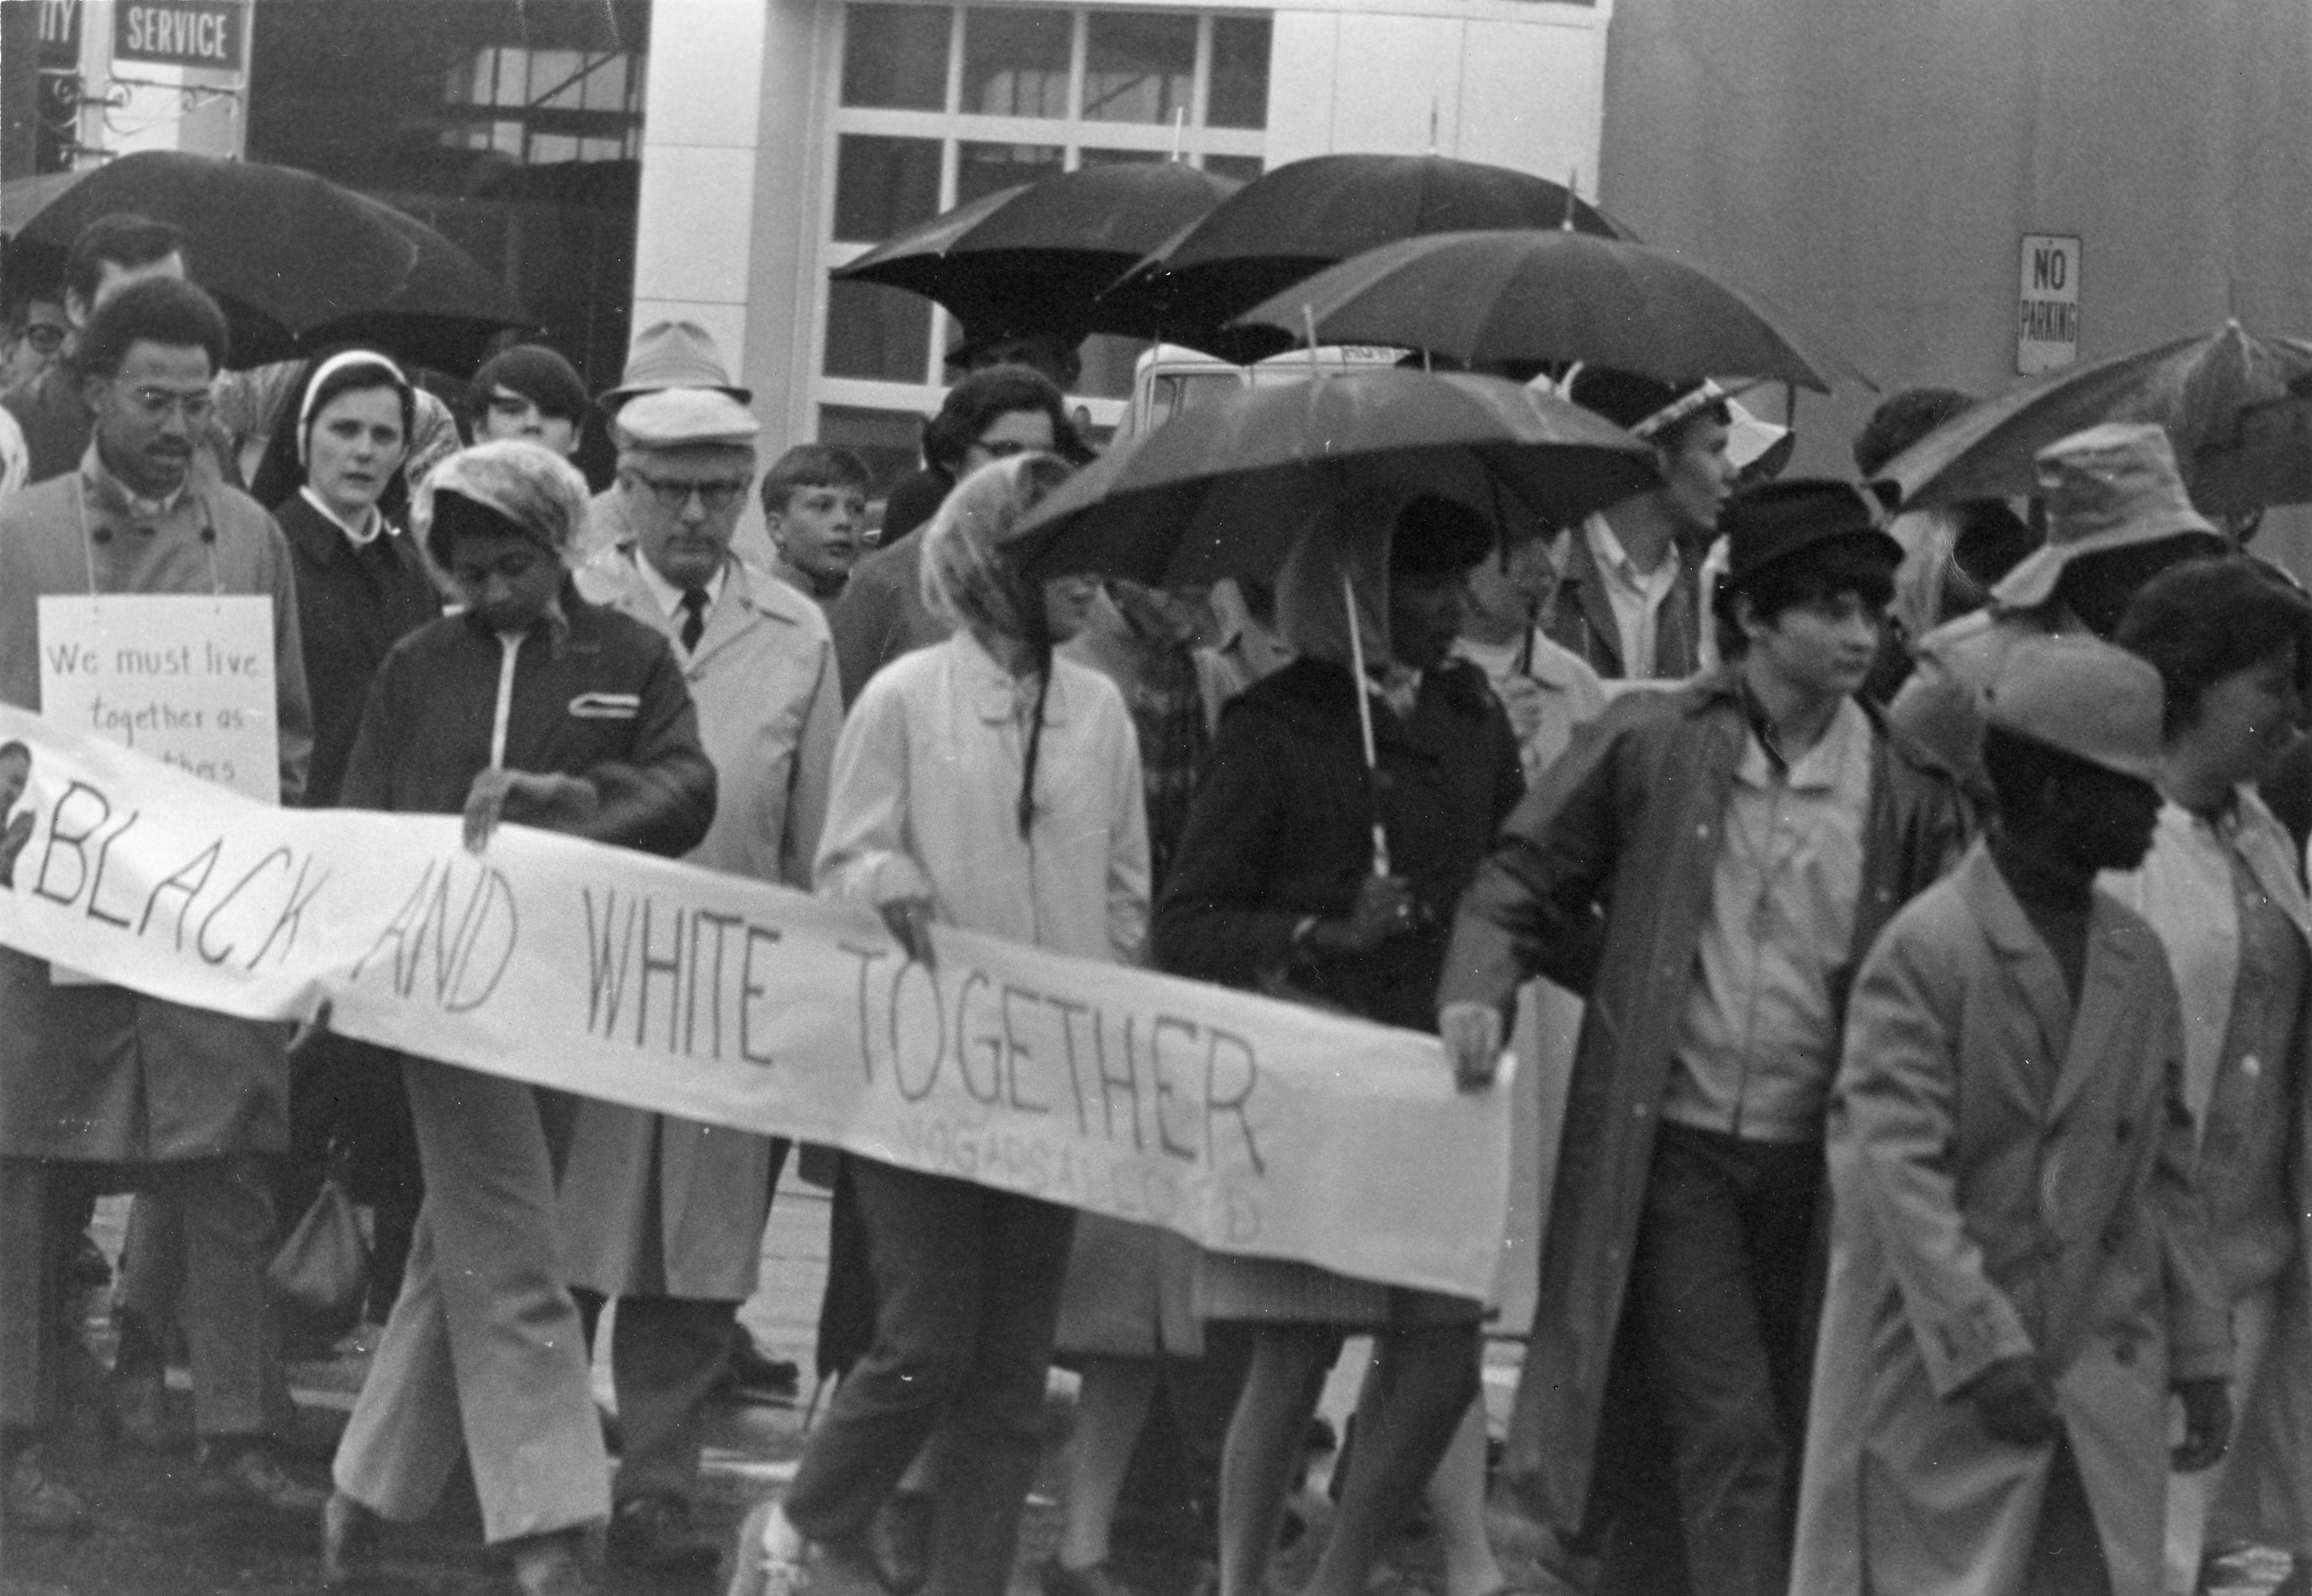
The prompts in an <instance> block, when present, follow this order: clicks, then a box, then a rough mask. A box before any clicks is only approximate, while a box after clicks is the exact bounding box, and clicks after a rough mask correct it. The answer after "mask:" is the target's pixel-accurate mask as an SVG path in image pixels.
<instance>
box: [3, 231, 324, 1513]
mask: <svg viewBox="0 0 2312 1596" xmlns="http://www.w3.org/2000/svg"><path fill="white" fill-rule="evenodd" d="M224 355H225V324H224V317H223V313H222V312H221V311H218V309H217V306H216V303H215V301H214V300H212V299H210V298H209V296H208V295H207V294H204V293H202V292H201V291H200V290H199V289H198V288H196V287H194V286H192V285H190V284H188V283H184V282H181V281H178V280H176V279H174V278H171V277H166V276H162V277H156V278H155V279H153V280H152V281H147V282H142V283H138V284H136V285H131V286H129V287H127V288H124V289H122V290H120V291H119V292H118V293H117V294H112V295H109V296H108V297H107V299H106V301H105V303H104V304H103V305H102V306H101V308H100V309H99V310H98V311H96V313H95V314H94V315H93V316H92V318H90V320H89V321H88V324H87V326H86V327H85V329H83V332H82V335H81V338H80V347H79V352H78V363H77V366H76V368H75V372H76V375H77V377H78V379H79V380H80V381H82V383H83V400H82V402H83V406H84V408H86V410H87V412H88V414H89V416H90V417H91V422H92V429H93V433H94V436H93V440H92V442H91V443H90V444H89V445H88V447H87V449H86V452H84V453H83V455H82V457H81V458H80V460H79V461H78V469H76V470H74V471H71V472H68V473H66V475H64V476H60V477H54V478H49V479H48V481H45V482H41V483H39V484H37V485H35V486H34V487H30V488H27V489H25V490H24V491H23V492H22V493H20V494H18V495H16V496H15V497H13V498H12V499H10V500H8V501H7V502H6V503H5V504H0V701H4V702H6V703H9V704H13V705H16V706H21V707H24V708H32V707H35V706H38V704H39V697H40V688H39V683H40V666H39V597H40V595H42V594H44V593H59V594H86V593H91V592H101V593H197V594H208V593H256V594H261V595H264V596H266V597H267V598H269V599H270V600H271V601H272V612H273V645H274V671H275V681H276V704H275V714H276V716H277V717H278V727H279V734H280V771H279V775H278V791H279V794H280V798H281V801H282V802H284V803H294V802H297V800H298V798H299V797H300V795H301V794H302V791H303V787H304V781H305V767H306V762H307V759H308V758H309V756H310V755H311V751H312V741H313V740H312V728H311V715H310V713H309V708H308V701H307V698H306V692H305V668H304V661H303V654H302V650H301V649H300V647H299V642H298V627H297V605H296V601H295V589H294V586H293V576H292V574H291V565H290V555H289V548H288V544H287V542H286V541H285V539H284V538H283V537H282V534H281V530H280V529H279V528H278V527H277V526H276V525H275V524H274V522H273V519H272V517H271V516H269V515H267V514H266V513H265V512H264V511H262V510H260V509H259V508H258V506H257V504H256V503H255V502H254V501H253V500H251V499H250V498H249V497H248V496H247V495H244V494H242V493H241V492H240V491H239V490H237V489H235V488H233V487H229V486H228V485H226V484H225V483H224V482H223V481H221V480H220V479H219V478H218V476H217V473H216V469H215V462H214V460H212V459H211V457H210V456H209V455H208V453H207V452H206V450H205V449H204V448H203V447H202V434H203V430H204V428H205V427H206V425H208V424H209V423H210V421H211V420H212V419H213V418H212V417H211V415H210V410H211V406H212V402H213V401H212V399H211V395H210V384H211V382H212V381H213V380H214V379H215V374H216V371H217V368H218V367H219V366H220V365H221V364H223V360H224ZM58 369H59V370H61V369H62V368H58ZM285 1040H286V1038H285V1036H284V1034H283V1030H282V1028H281V1027H278V1026H273V1025H261V1024H258V1023H256V1022H249V1021H241V1020H234V1019H230V1018H227V1017H226V1016H224V1015H222V1014H215V1013H206V1012H203V1011H199V1010H196V1009H190V1008H186V1007H183V1006H181V1005H180V1004H172V1003H165V1002H162V1001H161V1000H159V999H157V998H152V997H145V996H142V995H137V994H136V993H132V992H129V991H127V990H125V989H123V988H120V987H99V986H56V985H52V984H51V982H50V979H49V970H48V965H47V964H46V963H45V962H44V961H42V960H36V959H31V958H28V957H26V956H25V955H23V954H22V953H18V952H15V951H0V1452H4V1454H5V1458H4V1468H5V1478H4V1486H5V1493H4V1516H5V1520H6V1522H7V1526H8V1528H9V1530H11V1531H14V1530H69V1529H74V1528H76V1527H79V1526H81V1525H82V1524H83V1523H84V1522H85V1520H86V1510H85V1507H84V1506H83V1504H82V1503H81V1502H80V1500H79V1498H78V1496H77V1495H76V1494H75V1493H74V1491H73V1489H72V1488H71V1486H69V1485H68V1484H66V1482H64V1481H62V1480H59V1479H58V1478H56V1477H55V1476H54V1475H53V1474H51V1473H50V1472H49V1471H48V1463H47V1460H45V1459H44V1457H43V1455H42V1449H41V1445H40V1441H41V1436H42V1434H43V1433H44V1432H45V1431H46V1430H48V1428H50V1427H51V1426H52V1425H53V1424H54V1422H55V1420H56V1418H57V1416H58V1415H57V1399H58V1397H59V1395H60V1394H61V1393H60V1391H59V1389H58V1388H59V1385H60V1383H61V1381H60V1378H59V1377H60V1375H61V1374H62V1372H63V1371H64V1369H65V1368H66V1359H67V1358H68V1357H70V1356H71V1355H73V1354H74V1351H75V1348H74V1347H73V1346H71V1345H69V1344H68V1343H67V1342H66V1339H65V1337H63V1336H61V1335H60V1334H59V1332H58V1329H57V1311H56V1306H57V1285H58V1282H57V1276H56V1274H55V1272H54V1271H55V1263H56V1260H57V1258H58V1257H59V1256H61V1249H60V1248H59V1247H58V1245H57V1243H58V1242H59V1241H60V1240H61V1239H62V1238H64V1237H68V1236H69V1235H70V1233H71V1232H72V1231H73V1230H74V1229H75V1228H77V1225H78V1224H79V1223H81V1221H80V1220H79V1219H76V1218H75V1217H74V1212H75V1209H74V1204H75V1202H76V1201H78V1200H80V1198H79V1196H78V1194H81V1193H85V1192H86V1191H89V1190H99V1191H101V1190H113V1189H118V1188H119V1187H120V1186H121V1185H123V1184H133V1185H134V1186H136V1188H138V1189H139V1190H144V1191H152V1192H155V1193H158V1194H161V1195H162V1197H164V1198H165V1199H166V1200H167V1201H169V1202H171V1204H173V1205H174V1206H177V1208H178V1209H179V1211H180V1213H181V1214H182V1215H183V1217H184V1223H185V1232H186V1241H187V1258H186V1264H187V1269H186V1286H185V1297H184V1306H185V1311H184V1316H183V1320H182V1326H183V1329H184V1331H185V1335H186V1338H187V1340H188V1343H189V1345H190V1350H191V1353H192V1372H193V1407H194V1422H195V1428H196V1430H197V1433H198V1434H199V1436H200V1440H201V1443H202V1448H203V1457H204V1461H205V1463H206V1467H207V1471H208V1473H209V1475H210V1476H211V1483H212V1485H214V1486H217V1487H221V1488H222V1489H223V1490H224V1491H225V1492H226V1493H228V1494H230V1495H239V1496H242V1497H245V1498H249V1499H251V1500H254V1501H257V1502H258V1503H261V1504H266V1505H267V1506H270V1507H273V1508H276V1509H280V1510H283V1511H294V1512H303V1513H311V1512H314V1511H315V1510H317V1509H318V1508H319V1506H320V1502H321V1500H322V1497H321V1494H320V1492H319V1491H317V1490H315V1489H314V1488H312V1487H311V1486H307V1485H304V1484H302V1483H301V1482H299V1481H297V1480H296V1479H294V1478H291V1476H290V1475H289V1474H288V1473H287V1472H286V1471H285V1469H284V1467H283V1465H282V1463H281V1461H280V1460H279V1459H278V1458H277V1456H276V1454H275V1452H274V1451H273V1449H272V1446H271V1444H270V1442H269V1440H268V1439H267V1437H268V1434H269V1432H270V1430H271V1428H272V1426H273V1425H274V1424H275V1422H276V1420H278V1419H279V1418H281V1417H283V1416H285V1415H284V1413H283V1409H284V1407H285V1404H286V1400H287V1391H286V1390H285V1387H284V1386H283V1384H282V1381H281V1373H280V1369H279V1366H278V1364H277V1361H276V1337H275V1335H274V1334H273V1331H272V1329H271V1316H270V1310H269V1309H268V1307H267V1301H266V1289H265V1266H266V1263H267V1259H268V1258H270V1257H271V1256H272V1251H273V1247H274V1242H275V1227H274V1215H273V1208H272V1202H271V1198H270V1197H269V1196H268V1195H267V1184H266V1181H265V1179H264V1176H263V1173H262V1171H261V1170H259V1169H258V1168H257V1167H256V1165H257V1160H258V1158H259V1157H261V1156H262V1155H264V1154H267V1153H279V1152H282V1151H283V1150H284V1149H285V1146H286V1144H287V1140H288V1084H289V1079H288V1077H289V1068H288V1060H287V1057H286V1055H285V1051H284V1043H285Z"/></svg>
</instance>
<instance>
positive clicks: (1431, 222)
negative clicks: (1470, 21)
mask: <svg viewBox="0 0 2312 1596" xmlns="http://www.w3.org/2000/svg"><path fill="white" fill-rule="evenodd" d="M1569 215H1571V218H1572V226H1573V228H1574V229H1575V230H1576V231H1578V232H1588V233H1596V234H1600V235H1603V236H1607V237H1621V236H1624V234H1625V230H1624V229H1623V228H1622V227H1620V226H1619V225H1618V224H1616V223H1615V222H1614V221H1613V220H1612V219H1611V218H1609V217H1608V216H1607V215H1605V213H1604V212H1602V211H1600V210H1598V208H1597V207H1596V206H1591V205H1588V204H1585V203H1584V202H1583V201H1582V200H1581V199H1580V198H1579V197H1576V196H1575V195H1573V194H1572V193H1571V192H1570V191H1568V190H1567V189H1564V188H1563V187H1561V186H1560V185H1558V184H1556V183H1553V182H1551V181H1550V180H1548V179H1546V178H1537V177H1535V176H1534V175H1533V174H1531V173H1530V172H1522V171H1511V170H1510V169H1509V168H1507V167H1503V166H1488V165H1485V164H1484V163H1483V162H1475V161H1456V160H1452V159H1450V158H1449V157H1446V156H1442V155H1318V156H1315V157H1313V158H1311V159H1309V160H1307V161H1295V162H1292V163H1290V164H1289V165H1285V166H1280V167H1278V168H1277V169H1276V170H1275V171H1272V172H1268V173H1266V174H1265V175H1264V176H1262V177H1261V178H1259V179H1258V180H1256V181H1254V182H1251V183H1248V184H1247V185H1245V187H1244V188H1243V189H1241V190H1239V192H1238V193H1236V194H1235V195H1233V196H1232V197H1230V198H1228V199H1226V200H1223V201H1222V203H1221V204H1220V205H1219V206H1215V207H1214V208H1213V213H1212V215H1209V216H1206V217H1205V218H1204V220H1203V221H1202V222H1199V223H1197V224H1195V226H1193V227H1191V228H1189V229H1188V230H1187V232H1183V233H1182V234H1181V235H1180V236H1179V237H1178V238H1177V239H1175V240H1174V241H1172V242H1170V243H1169V244H1168V245H1166V246H1164V247H1163V248H1162V249H1160V250H1158V251H1156V252H1155V253H1153V254H1152V255H1151V256H1150V257H1149V258H1148V259H1146V260H1144V261H1143V262H1141V263H1140V265H1139V266H1137V267H1134V268H1133V270H1132V272H1131V274H1130V275H1129V276H1125V278H1123V279H1122V280H1121V281H1119V282H1117V284H1116V285H1114V286H1113V287H1111V288H1109V289H1108V292H1107V293H1105V294H1102V295H1101V296H1100V299H1099V303H1098V304H1097V305H1096V306H1095V308H1094V322H1093V326H1094V329H1095V330H1096V331H1100V332H1120V333H1127V334H1130V335H1132V336H1134V337H1137V338H1166V339H1169V340H1170V341H1171V342H1173V343H1185V344H1192V345H1195V346H1196V347H1198V348H1200V349H1208V350H1210V351H1211V352H1212V353H1213V354H1214V355H1222V356H1223V357H1224V358H1227V359H1230V360H1237V361H1252V360H1257V359H1259V358H1260V357H1262V356H1263V355H1274V354H1275V353H1277V352H1278V351H1279V350H1282V349H1285V348H1289V347H1291V346H1292V342H1293V341H1294V340H1293V339H1292V338H1290V337H1287V336H1285V335H1283V334H1280V333H1277V332H1276V331H1274V329H1268V328H1263V327H1252V328H1242V327H1239V328H1231V327H1229V326H1228V325H1227V323H1228V322H1229V321H1230V320H1232V319H1234V318H1235V317H1237V316H1239V315H1240V314H1241V313H1243V312H1244V311H1248V310H1250V309H1251V308H1252V307H1253V306H1255V305H1257V304H1258V303H1260V302H1261V301H1263V300H1265V299H1266V298H1268V297H1269V296H1270V295H1271V294H1276V293H1278V292H1280V291H1282V290H1283V289H1285V288H1289V287H1291V286H1292V285H1293V284H1295V283H1297V282H1299V281H1300V280H1301V279H1302V278H1304V277H1308V276H1313V275H1314V274H1315V273H1318V272H1320V271H1322V270H1324V269H1325V267H1328V266H1332V265H1335V264H1336V263H1337V262H1339V261H1343V260H1346V259H1350V258H1351V257H1353V256H1357V255H1362V254H1363V253H1364V252H1365V251H1366V250H1371V249H1377V248H1379V246H1380V245H1382V244H1386V243H1389V242H1393V241H1396V240H1397V239H1404V238H1414V237H1418V236H1420V235H1423V234H1426V233H1432V232H1466V231H1467V230H1469V229H1471V228H1481V227H1548V228H1554V227H1563V226H1564V225H1566V224H1567V220H1568V216H1569Z"/></svg>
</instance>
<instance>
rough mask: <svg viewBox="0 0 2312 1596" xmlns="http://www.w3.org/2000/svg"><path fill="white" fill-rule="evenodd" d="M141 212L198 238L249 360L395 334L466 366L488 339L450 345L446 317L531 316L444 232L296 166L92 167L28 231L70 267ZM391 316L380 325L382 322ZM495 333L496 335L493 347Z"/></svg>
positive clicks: (505, 324)
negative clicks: (98, 227) (79, 247)
mask: <svg viewBox="0 0 2312 1596" xmlns="http://www.w3.org/2000/svg"><path fill="white" fill-rule="evenodd" d="M118 211H130V212H135V213H136V214H138V215H146V216H150V217H153V219H154V220H156V221H162V222H168V223H171V224H174V225H176V226H178V227H180V228H182V229H183V230H184V232H185V234H186V238H187V248H186V259H185V267H186V270H187V271H188V274H189V275H190V276H191V277H192V279H193V281H195V282H197V283H198V284H200V285H201V286H202V287H204V288H206V289H207V290H208V291H209V292H210V293H212V294H215V295H216V296H217V298H218V300H219V301H220V302H221V303H223V305H224V308H225V313H226V317H227V320H229V321H230V323H231V325H232V344H233V348H232V358H233V364H235V365H241V366H249V365H261V364H266V363H267V362H270V361H276V360H287V359H293V358H295V357H296V356H298V355H302V354H304V353H307V352H309V351H311V350H312V349H316V348H320V347H322V346H326V345H328V344H333V343H337V342H341V341H345V340H346V339H349V338H356V337H363V336H379V337H381V338H382V335H383V334H385V333H387V332H391V333H393V334H395V335H396V336H395V337H394V338H391V339H390V340H384V341H388V342H389V346H390V352H391V353H394V354H397V355H404V356H406V357H407V358H409V359H411V360H413V361H416V362H418V363H419V364H442V362H440V361H438V360H434V359H429V358H427V355H428V354H429V352H430V353H432V354H437V355H439V354H448V355H451V361H450V364H447V365H445V366H444V368H443V369H449V370H452V371H455V370H458V369H459V367H460V364H462V366H463V371H464V373H466V374H470V373H471V372H472V370H473V367H474V365H475V364H478V363H479V359H480V348H479V346H478V345H474V346H473V347H472V348H471V350H470V353H471V354H472V356H473V358H472V361H471V363H466V362H465V361H464V360H463V355H464V354H465V353H466V352H468V351H467V345H468V344H469V343H470V342H471V339H470V331H471V329H470V328H469V329H464V333H463V336H458V335H457V334H455V333H454V332H453V335H452V336H450V337H448V338H446V339H445V347H444V348H440V349H434V348H431V346H428V345H427V344H426V343H425V340H424V335H425V333H426V332H427V330H428V329H427V323H428V322H429V321H430V320H433V319H437V318H438V319H444V320H457V321H463V322H467V323H469V324H476V325H479V326H485V327H486V328H487V329H489V332H491V333H495V331H497V330H500V329H505V328H510V327H526V326H529V325H530V318H529V316H528V314H527V313H526V312H525V311H523V310H522V308H521V304H520V303H519V302H517V301H516V300H515V299H514V297H513V295H512V294H511V293H510V292H509V291H508V290H507V289H506V288H505V286H504V285H503V284H501V283H500V282H499V281H498V279H497V278H496V277H495V276H493V275H492V274H491V273H489V272H488V271H486V270H485V269H484V268H483V267H481V266H480V264H479V263H477V261H476V260H475V259H473V257H471V256H470V255H468V254H467V253H466V252H465V251H464V250H460V249H459V248H458V246H457V245H455V244H453V243H451V241H449V240H448V239H446V238H443V237H442V235H441V234H440V233H439V232H435V231H434V229H432V228H430V227H428V226H426V225H425V224H424V223H422V222H419V221H417V220H416V218H415V217H412V216H409V215H404V214H403V213H402V212H400V211H398V210H395V209H394V208H393V207H392V206H388V205H384V204H381V203H380V202H379V201H377V200H374V199H371V198H369V197H366V196H363V195H360V194H356V193H355V192H353V190H351V189H343V188H340V187H338V186H337V184H335V183H331V182H328V181H326V180H323V179H320V178H318V177H315V176H314V175H313V174H312V173H311V172H309V171H297V170H296V169H294V168H293V167H286V166H267V165H262V164H258V163H255V162H241V161H217V160H212V159H210V158H208V157H206V156H202V155H187V154H180V153H175V152H171V151H159V150H148V151H142V152H139V153H136V154H132V155H123V156H122V157H121V158H120V159H119V160H118V161H114V162H110V163H109V164H108V165H105V166H102V167H100V168H98V169H97V170H95V171H91V172H88V173H85V174H83V175H82V176H81V177H80V180H78V181H77V182H75V183H74V184H73V185H72V186H71V187H70V188H69V189H66V190H65V191H64V192H62V193H61V194H59V195H57V197H55V198H53V199H51V200H50V201H49V202H48V204H47V205H46V206H43V207H42V208H41V209H40V210H39V212H38V213H37V214H36V215H33V216H32V218H31V220H30V221H29V222H27V223H26V224H24V226H23V229H22V232H20V233H19V234H18V235H17V236H16V238H15V240H14V241H13V246H12V247H13V249H16V250H27V249H34V250H48V251H50V252H52V254H53V257H54V258H55V259H56V262H57V264H58V265H61V261H62V257H63V255H64V254H65V252H66V251H67V250H70V249H71V248H72V242H73V240H74V238H75V237H77V236H78V235H79V233H80V231H81V229H82V228H83V227H85V226H87V225H88V224H90V223H91V222H93V221H95V220H96V219H97V218H99V217H101V216H106V215H112V214H113V213H115V212H118ZM375 318H385V319H386V320H382V321H380V320H365V319H375ZM486 336H487V335H485V337H484V338H483V340H482V341H483V342H486Z"/></svg>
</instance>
